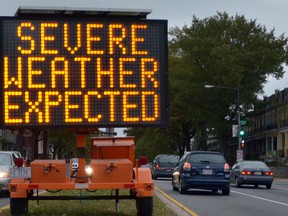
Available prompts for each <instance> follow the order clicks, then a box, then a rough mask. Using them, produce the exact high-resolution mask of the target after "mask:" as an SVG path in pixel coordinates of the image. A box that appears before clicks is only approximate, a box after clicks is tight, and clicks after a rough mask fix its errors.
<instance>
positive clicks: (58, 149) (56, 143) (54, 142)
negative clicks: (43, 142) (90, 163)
mask: <svg viewBox="0 0 288 216" xmlns="http://www.w3.org/2000/svg"><path fill="white" fill-rule="evenodd" d="M48 140H49V147H50V150H51V152H52V154H53V159H55V158H56V156H57V158H59V159H61V158H64V156H65V154H69V153H70V152H72V153H74V152H75V151H76V136H75V133H74V132H69V131H68V130H67V129H59V128H58V129H50V130H49V132H48ZM72 156H74V157H76V156H77V155H72Z"/></svg>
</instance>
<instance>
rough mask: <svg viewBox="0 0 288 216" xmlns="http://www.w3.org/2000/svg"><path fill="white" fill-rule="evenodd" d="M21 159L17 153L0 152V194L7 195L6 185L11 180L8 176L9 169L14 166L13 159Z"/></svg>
mask: <svg viewBox="0 0 288 216" xmlns="http://www.w3.org/2000/svg"><path fill="white" fill-rule="evenodd" d="M20 157H22V155H21V153H20V152H18V151H0V193H1V194H9V190H8V184H9V183H10V181H11V179H10V178H9V176H8V173H9V168H10V167H13V166H14V160H15V158H20Z"/></svg>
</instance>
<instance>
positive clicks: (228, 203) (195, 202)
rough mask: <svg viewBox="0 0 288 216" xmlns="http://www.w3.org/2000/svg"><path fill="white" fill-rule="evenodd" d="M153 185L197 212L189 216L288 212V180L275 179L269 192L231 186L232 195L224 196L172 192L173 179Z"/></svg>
mask: <svg viewBox="0 0 288 216" xmlns="http://www.w3.org/2000/svg"><path fill="white" fill-rule="evenodd" d="M154 182H155V184H156V187H157V188H158V189H160V190H161V191H162V192H164V193H166V194H167V195H168V197H169V196H170V197H172V199H173V200H176V202H178V203H181V204H182V205H183V206H185V207H187V208H188V209H190V210H191V212H192V213H193V212H194V213H195V214H191V213H190V215H199V216H209V215H213V216H215V215H216V216H218V215H219V216H234V215H235V216H239V215H245V216H256V215H257V216H266V215H267V216H268V215H273V216H283V215H287V212H288V180H282V179H275V181H274V182H273V184H272V188H271V189H270V190H268V189H266V187H264V186H263V187H262V186H259V188H254V187H253V186H243V187H241V188H236V186H235V185H233V184H231V191H230V195H229V196H223V195H222V194H221V192H220V191H219V192H218V193H216V194H212V193H211V192H210V191H204V190H190V191H189V192H188V194H185V195H182V194H179V193H178V192H176V191H173V190H172V186H171V179H158V180H155V181H154ZM183 206H181V208H183ZM188 215H189V214H188ZM179 216H180V214H179Z"/></svg>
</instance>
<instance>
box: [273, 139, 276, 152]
mask: <svg viewBox="0 0 288 216" xmlns="http://www.w3.org/2000/svg"><path fill="white" fill-rule="evenodd" d="M275 150H277V137H276V136H275V137H273V151H275Z"/></svg>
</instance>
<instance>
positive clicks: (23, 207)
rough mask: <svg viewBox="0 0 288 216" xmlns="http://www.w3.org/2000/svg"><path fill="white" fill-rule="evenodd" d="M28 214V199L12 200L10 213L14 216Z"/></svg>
mask: <svg viewBox="0 0 288 216" xmlns="http://www.w3.org/2000/svg"><path fill="white" fill-rule="evenodd" d="M27 212H28V199H27V198H10V213H11V215H13V216H20V215H23V214H26V213H27Z"/></svg>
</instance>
